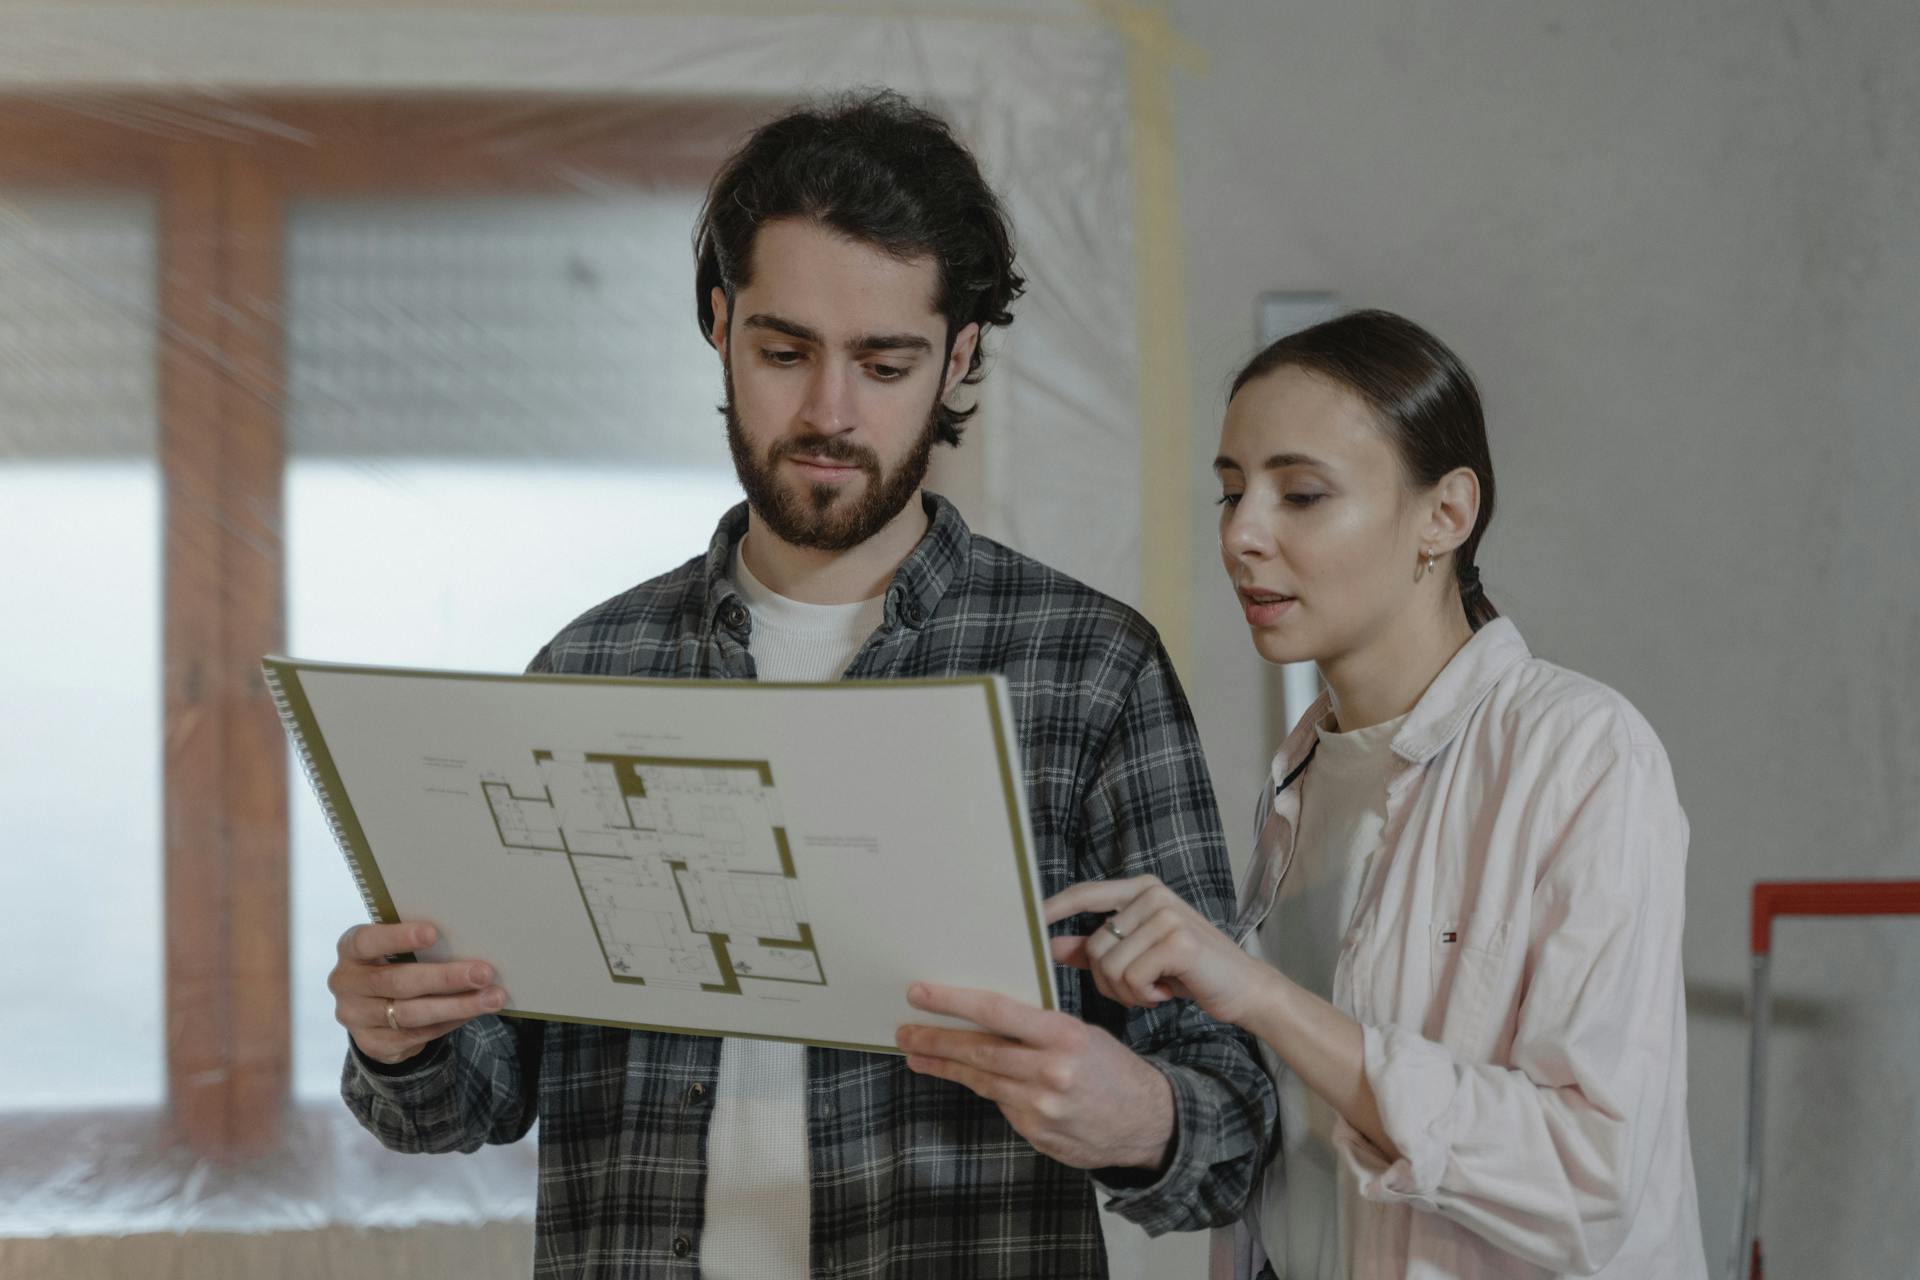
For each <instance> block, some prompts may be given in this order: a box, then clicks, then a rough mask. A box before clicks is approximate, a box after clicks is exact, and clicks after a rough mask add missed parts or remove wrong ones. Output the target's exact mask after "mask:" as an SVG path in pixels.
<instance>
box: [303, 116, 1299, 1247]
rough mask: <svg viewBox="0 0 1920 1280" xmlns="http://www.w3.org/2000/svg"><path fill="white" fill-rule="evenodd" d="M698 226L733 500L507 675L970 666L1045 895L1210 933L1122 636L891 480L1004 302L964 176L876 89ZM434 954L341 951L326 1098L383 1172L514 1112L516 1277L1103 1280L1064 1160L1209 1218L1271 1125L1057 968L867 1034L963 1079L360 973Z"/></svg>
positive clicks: (1198, 859) (1206, 1047) (935, 426)
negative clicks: (1096, 898)
mask: <svg viewBox="0 0 1920 1280" xmlns="http://www.w3.org/2000/svg"><path fill="white" fill-rule="evenodd" d="M696 241H697V243H696V251H697V257H698V263H699V266H698V274H697V280H696V301H697V308H698V313H699V317H700V321H701V326H702V329H703V330H704V331H705V332H706V333H707V335H708V336H709V339H710V341H711V342H712V343H713V346H714V348H715V350H716V351H717V352H718V353H719V355H720V360H721V367H722V369H723V371H724V376H725V385H726V401H725V404H724V406H723V411H724V413H725V416H726V424H727V438H728V441H729V443H730V445H731V448H732V453H733V458H734V464H735V467H736V468H737V470H738V472H739V476H740V481H741V484H742V486H743V488H744V489H745V490H746V494H747V502H746V504H745V505H744V506H742V507H739V508H736V509H735V510H734V511H733V512H731V513H729V514H728V515H727V516H726V517H725V519H723V520H722V521H721V524H720V528H719V530H718V532H717V533H716V534H715V536H714V538H713V540H712V544H711V546H710V548H709V550H708V552H707V554H706V555H705V556H704V557H703V558H699V559H695V560H693V561H691V562H689V563H688V564H686V565H684V566H682V567H681V568H680V569H678V570H675V571H674V572H672V573H669V574H667V575H665V576H664V577H661V578H657V579H655V580H653V581H651V582H646V583H642V584H641V585H640V586H638V587H635V588H633V589H632V590H631V591H628V592H626V593H625V594H623V595H621V596H617V597H615V598H614V599H613V600H610V601H608V602H606V603H605V604H602V605H600V606H599V607H597V608H595V609H593V610H591V611H589V612H588V613H587V614H585V615H583V616H582V617H581V618H580V619H578V620H577V621H575V622H574V623H572V624H571V625H570V626H568V627H567V628H565V629H564V630H563V631H561V632H560V634H559V635H557V636H556V637H554V639H553V640H552V642H550V643H549V644H548V645H547V646H546V647H545V648H544V649H542V650H541V652H540V653H539V655H537V656H536V657H535V659H534V661H533V664H532V669H533V670H536V671H560V672H579V673H594V674H601V675H635V676H656V677H657V676H684V677H725V678H735V679H739V678H755V677H765V678H769V679H781V680H828V679H834V678H837V677H840V676H843V675H844V676H850V677H860V678H892V677H900V678H906V677H926V676H942V675H953V674H960V673H969V672H982V671H996V672H1002V673H1004V674H1005V676H1006V678H1007V680H1008V682H1009V685H1010V687H1011V692H1012V698H1013V705H1014V710H1015V716H1016V718H1017V720H1018V722H1019V731H1020V748H1021V752H1022V758H1023V761H1024V765H1025V770H1026V784H1027V788H1028V795H1029V807H1030V811H1031V815H1032V821H1033V828H1034V830H1033V834H1034V840H1035V845H1036V849H1037V853H1038V861H1039V868H1040V874H1041V876H1042V878H1043V880H1044V881H1045V888H1046V890H1047V891H1048V892H1050V893H1051V892H1057V891H1058V890H1060V889H1061V888H1064V887H1065V886H1066V885H1068V884H1069V883H1072V882H1074V881H1077V880H1084V879H1089V878H1100V877H1110V876H1122V875H1135V874H1146V873H1150V874H1154V875H1158V876H1159V877H1160V878H1161V879H1162V880H1164V881H1165V882H1166V883H1167V884H1169V885H1170V886H1172V887H1173V888H1174V889H1175V890H1176V891H1177V892H1180V893H1182V894H1183V895H1185V896H1186V897H1187V898H1189V899H1190V900H1192V901H1193V902H1195V903H1196V904H1198V905H1199V906H1200V908H1201V909H1202V910H1203V911H1205V912H1206V913H1207V914H1208V915H1210V916H1212V917H1214V918H1216V919H1219V918H1223V917H1224V916H1225V915H1226V914H1227V912H1228V910H1229V908H1230V887H1229V884H1228V872H1227V863H1226V859H1225V856H1224V852H1223V849H1222V845H1221V839H1220V834H1219V826H1218V820H1217V817H1216V815H1215V813H1214V810H1213V804H1212V800H1211V790H1210V787H1209V784H1208V780H1207V774H1206V768H1205V765H1204V762H1203V760H1202V758H1201V753H1200V746H1199V742H1198V741H1197V738H1196V735H1195V732H1194V727H1193V723H1192V718H1191V716H1190V714H1189V712H1188V709H1187V705H1186V702H1185V699H1184V697H1183V696H1182V694H1181V692H1180V690H1179V687H1178V685H1177V683H1176V682H1175V679H1174V675H1173V672H1172V670H1171V668H1170V667H1169V665H1168V662H1167V659H1166V655H1165V653H1164V651H1163V650H1162V649H1161V648H1160V645H1159V642H1158V640H1157V638H1156V637H1155V635H1154V633H1153V631H1152V629H1151V628H1150V627H1149V626H1148V625H1147V624H1146V622H1145V621H1144V620H1142V619H1141V618H1140V617H1139V616H1138V615H1136V614H1135V613H1133V612H1132V611H1131V610H1128V609H1127V608H1125V607H1124V606H1122V605H1120V604H1118V603H1116V602H1114V601H1111V600H1108V599H1106V598H1105V597H1103V596H1100V595H1099V594H1097V593H1095V592H1094V591H1092V590H1090V589H1089V588H1087V587H1085V586H1082V585H1081V584H1079V583H1076V582H1074V581H1072V580H1071V579H1068V578H1066V577H1064V576H1063V575H1061V574H1058V573H1056V572H1054V571H1052V570H1050V569H1047V568H1046V567H1044V566H1042V565H1040V564H1037V563H1035V562H1034V561H1031V560H1028V559H1026V558H1024V557H1021V556H1019V555H1016V554H1015V553H1013V552H1011V551H1009V550H1007V549H1006V548H1004V547H1001V546H999V545H997V544H994V543H992V542H989V541H988V540H986V539H984V538H978V537H974V536H973V535H972V534H970V533H969V532H968V530H967V528H966V525H965V524H964V522H963V521H962V520H961V519H960V517H959V515H958V514H957V513H956V512H955V511H954V509H953V507H952V506H951V505H949V504H948V503H946V502H945V501H944V500H942V499H940V498H938V497H936V496H934V495H932V494H929V493H925V492H923V490H922V488H921V483H922V480H923V479H924V477H925V474H926V470H927V464H928V458H929V456H930V453H931V450H932V448H933V446H934V444H936V443H946V444H950V445H951V444H957V443H958V442H959V439H960V433H961V430H962V428H963V426H964V424H965V421H966V418H967V417H968V414H969V413H970V412H971V411H962V410H958V409H955V408H953V407H952V406H950V405H949V404H948V403H947V397H948V396H949V395H950V394H951V393H952V392H953V391H954V390H955V389H956V388H957V387H958V386H959V385H960V384H961V383H963V382H971V381H975V380H977V379H978V378H979V377H980V376H981V348H980V339H981V334H982V331H983V330H984V329H986V328H989V327H991V326H994V325H1004V324H1007V323H1010V322H1011V319H1012V317H1011V315H1010V314H1009V313H1008V311H1007V308H1008V306H1009V304H1010V303H1011V302H1012V301H1013V299H1014V298H1015V297H1016V296H1017V295H1018V293H1019V292H1020V289H1021V287H1022V284H1023V282H1022V280H1021V279H1020V277H1019V276H1018V275H1016V274H1015V272H1014V269H1013V251H1012V247H1011V241H1010V237H1009V235H1008V230H1007V227H1006V224H1005V220H1004V218H1003V216H1002V214H1001V212H1000V209H999V205H998V202H997V201H996V199H995V198H994V196H993V194H992V192H991V191H990V190H989V189H988V188H987V186H986V184H985V183H984V181H983V180H982V178H981V176H980V173H979V171H978V168H977V167H976V165H975V163H974V160H973V158H972V156H971V155H969V154H968V153H967V151H966V150H965V148H963V147H962V146H961V145H960V144H959V143H958V142H956V141H955V140H954V139H953V137H952V136H951V134H950V133H949V132H948V130H947V127H946V126H945V125H944V124H943V123H942V122H941V121H939V120H938V119H937V118H935V117H933V116H931V115H928V114H926V113H925V112H922V111H919V110H917V109H915V108H913V107H912V106H910V105H908V104H907V103H906V102H905V101H904V100H902V99H900V98H898V97H896V96H894V95H891V94H879V95H872V96H868V97H864V98H860V99H855V100H849V101H846V102H842V103H838V104H835V105H833V106H831V107H829V108H826V109H822V110H805V111H800V112H797V113H795V114H792V115H789V116H787V117H785V118H782V119H780V120H777V121H774V122H773V123H771V124H768V125H766V126H765V127H763V128H762V129H760V130H759V131H758V132H757V133H755V134H754V135H753V136H752V137H751V138H750V139H749V140H748V141H747V142H746V143H745V144H744V145H743V146H742V148H741V149H740V150H739V151H738V152H737V153H735V155H734V156H733V157H732V158H731V159H730V160H729V161H728V163H727V165H726V166H725V168H724V169H723V170H722V171H721V173H720V174H719V176H718V177H717V178H716V179H715V181H714V185H713V187H712V188H711V190H710V191H709V193H708V199H707V204H706V208H705V210H704V212H703V214H702V217H701V223H700V227H699V230H698V234H697V237H696ZM903 728H905V729H906V731H910V726H907V727H903ZM928 905H929V910H930V911H931V910H934V909H936V904H931V903H930V904H928ZM432 936H433V933H432V929H431V927H430V926H427V925H416V924H399V925H391V926H373V925H367V926H361V927H359V928H357V929H354V930H350V931H349V932H348V933H347V934H346V935H345V936H344V937H343V938H342V939H341V948H340V949H341V959H340V963H339V965H338V966H337V967H336V969H335V970H334V973H333V975H332V981H331V986H332V989H333V991H334V992H335V995H336V1000H337V1013H338V1016H339V1019H340V1021H341V1022H342V1023H343V1024H345V1025H346V1027H347V1028H348V1030H349V1031H350V1032H351V1034H352V1038H353V1042H354V1048H353V1050H352V1052H351V1053H350V1055H349V1057H348V1061H347V1065H346V1071H345V1076H344V1080H343V1092H344V1094H345V1096H346V1099H347V1102H348V1105H349V1106H350V1107H352V1108H353V1110H354V1111H355V1113H356V1114H357V1115H358V1116H359V1117H360V1119H361V1120H362V1122H363V1123H365V1124H366V1125H367V1127H368V1128H370V1129H371V1130H372V1131H373V1132H374V1133H375V1134H376V1135H378V1136H379V1138H380V1139H381V1141H383V1142H385V1143H386V1144H387V1145H389V1146H392V1147H395V1148H398V1149H402V1150H410V1151H451V1150H463V1151H471V1150H474V1149H476V1148H477V1147H479V1146H480V1145H481V1144H482V1143H484V1142H512V1141H514V1140H516V1139H518V1138H519V1137H521V1136H522V1135H523V1134H525V1133H526V1131H527V1129H528V1128H529V1126H530V1125H532V1123H533V1121H534V1119H535V1117H536V1115H537V1117H538V1119H539V1120H540V1164H541V1174H540V1195H539V1217H538V1222H537V1227H536V1255H535V1271H536V1274H540V1275H561V1274H565V1275H569V1276H572V1275H595V1276H599V1275H638V1274H647V1275H652V1274H686V1275H694V1274H701V1275H705V1276H708V1277H751V1278H752V1280H761V1278H762V1277H788V1276H792V1277H800V1276H807V1275H813V1276H836V1277H837V1276H914V1277H923V1276H997V1277H1028V1276H1031V1277H1039V1276H1103V1275H1105V1274H1106V1257H1105V1252H1104V1248H1103V1245H1102V1241H1101V1233H1100V1224H1099V1221H1098V1217H1097V1215H1096V1212H1095V1204H1094V1185H1093V1182H1091V1181H1090V1180H1089V1178H1088V1175H1087V1173H1086V1172H1083V1171H1091V1172H1092V1175H1093V1179H1094V1180H1095V1181H1097V1182H1098V1183H1099V1184H1100V1185H1101V1186H1103V1187H1104V1188H1105V1189H1106V1191H1107V1192H1108V1193H1109V1194H1110V1195H1111V1196H1112V1197H1113V1200H1112V1203H1113V1205H1114V1207H1115V1208H1116V1209H1117V1210H1118V1211H1119V1212H1120V1213H1122V1214H1124V1215H1126V1216H1127V1217H1128V1218H1130V1219H1132V1220H1133V1221H1135V1222H1138V1223H1140V1224H1141V1225H1143V1226H1144V1227H1145V1228H1146V1229H1147V1230H1149V1231H1154V1232H1159V1231H1168V1230H1174V1229H1181V1228H1189V1229H1190V1228H1196V1227H1200V1226H1203V1225H1207V1224H1211V1223H1218V1222H1222V1221H1226V1220H1230V1219H1232V1218H1233V1217H1234V1216H1235V1215H1236V1214H1237V1213H1238V1211H1239V1209H1240V1207H1241V1205H1242V1203H1243V1202H1244V1200H1245V1198H1246V1196H1247V1194H1248V1191H1249V1189H1250V1187H1251V1185H1252V1183H1253V1180H1254V1178H1255V1176H1256V1174H1257V1172H1258V1169H1259V1166H1260V1164H1261V1157H1262V1154H1263V1151H1264V1148H1265V1145H1266V1140H1267V1137H1268V1133H1269V1131H1270V1129H1271V1127H1272V1124H1273V1113H1274V1102H1273V1095H1272V1090H1271V1086H1270V1084H1269V1083H1268V1081H1267V1079H1266V1077H1265V1075H1264V1074H1263V1073H1262V1071H1261V1068H1260V1066H1259V1064H1258V1060H1257V1058H1256V1057H1255V1055H1254V1053H1253V1052H1252V1050H1251V1048H1250V1046H1249V1044H1248V1042H1247V1041H1245V1040H1244V1039H1243V1038H1242V1037H1240V1036H1239V1035H1238V1034H1237V1033H1235V1032H1233V1031H1231V1030H1230V1029H1227V1028H1223V1027H1222V1026H1220V1025H1219V1024H1216V1023H1213V1022H1211V1021H1210V1020H1208V1019H1207V1018H1205V1017H1204V1015H1201V1014H1199V1013H1198V1012H1197V1011H1196V1010H1195V1009H1194V1008H1193V1007H1192V1006H1190V1005H1184V1004H1182V1005H1181V1006H1180V1007H1178V1008H1173V1007H1169V1008H1163V1009H1159V1010H1152V1011H1134V1012H1128V1011H1125V1010H1123V1009H1121V1008H1119V1007H1118V1006H1117V1005H1115V1004H1113V1003H1112V1002H1110V1001H1108V1000H1106V999H1105V998H1104V997H1101V996H1100V995H1099V994H1098V993H1097V992H1096V991H1095V990H1094V988H1093V987H1092V986H1091V985H1090V984H1089V983H1087V982H1086V981H1085V980H1084V976H1083V975H1081V974H1079V973H1078V972H1077V971H1068V970H1062V973H1063V975H1064V976H1063V979H1062V983H1063V986H1062V992H1061V995H1062V1003H1063V1006H1064V1011H1063V1012H1057V1013H1051V1012H1045V1011H1042V1010H1038V1009H1033V1008H1030V1007H1027V1006H1023V1005H1020V1004H1019V1003H1017V1002H1015V1001H1011V1000H1006V999H1001V998H996V997H991V996H985V995H982V994H980V993H976V992H966V991H956V990H951V989H947V988H940V987H932V986H916V987H915V989H914V992H913V993H912V997H911V998H912V999H913V1000H914V1002H915V1004H916V1005H917V1006H918V1007H921V1008H925V1009H928V1010H930V1011H934V1012H950V1013H955V1014H958V1015H960V1016H962V1017H965V1018H967V1019H969V1020H971V1021H973V1022H975V1023H976V1024H978V1025H979V1026H981V1027H982V1028H983V1030H982V1031H980V1032H971V1033H955V1034H954V1035H952V1036H940V1037H927V1036H926V1035H925V1033H920V1032H903V1036H902V1039H903V1042H912V1045H911V1047H912V1048H913V1049H914V1052H915V1054H916V1058H915V1061H916V1064H917V1065H920V1066H922V1067H925V1066H926V1065H927V1060H928V1058H929V1056H931V1057H933V1058H939V1057H941V1056H943V1055H960V1056H964V1057H965V1058H967V1059H968V1060H969V1062H968V1065H969V1067H970V1068H972V1069H974V1070H975V1071H977V1072H978V1073H979V1074H977V1075H970V1076H967V1077H965V1078H966V1079H967V1081H968V1083H969V1084H970V1085H972V1086H974V1087H977V1088H978V1089H979V1090H980V1091H981V1092H980V1093H979V1094H976V1093H974V1092H970V1091H969V1090H968V1089H965V1088H962V1087H960V1086H959V1085H956V1084H954V1083H950V1082H948V1081H946V1080H942V1079H939V1078H937V1077H936V1076H935V1075H933V1074H931V1073H920V1072H915V1071H912V1070H909V1069H908V1067H907V1065H906V1063H905V1062H904V1061H903V1060H902V1059H898V1058H892V1057H886V1056H882V1055H876V1054H865V1053H854V1052H847V1051H839V1050H828V1049H813V1048H805V1047H803V1046H798V1045H784V1044H772V1043H767V1042H761V1041H754V1040H747V1039H726V1040H720V1039H713V1038H706V1037H698V1036H682V1035H668V1034H663V1033H654V1032H636V1031H626V1030H622V1029H616V1028H608V1027H600V1026H588V1025H577V1024H571V1023H552V1022H538V1021H533V1020H522V1019H517V1018H511V1017H501V1016H497V1013H496V1011H497V1010H499V1009H500V1008H502V1007H503V1004H504V1001H505V993H504V992H502V991H501V990H500V989H499V988H497V987H495V986H493V985H491V980H492V974H491V972H490V970H489V969H488V967H487V966H486V965H485V964H484V963H483V962H480V961H462V962H456V963H452V964H411V965H388V964H385V963H383V962H382V958H383V957H384V956H386V955H387V954H390V953H396V952H401V951H405V950H409V949H415V948H418V947H421V946H425V945H429V943H430V941H431V939H432ZM928 976H929V978H937V977H938V976H939V975H937V974H930V975H928ZM1075 1015H1078V1016H1075ZM1083 1018H1084V1021H1082V1019H1083ZM916 1037H919V1038H918V1039H916ZM983 1094H984V1095H991V1096H992V1097H993V1098H994V1101H988V1100H987V1099H986V1097H984V1096H982V1095H983Z"/></svg>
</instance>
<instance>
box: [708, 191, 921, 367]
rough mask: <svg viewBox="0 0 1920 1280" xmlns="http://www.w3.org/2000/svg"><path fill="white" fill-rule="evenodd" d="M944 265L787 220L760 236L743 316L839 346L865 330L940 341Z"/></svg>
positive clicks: (742, 295) (741, 303) (741, 301)
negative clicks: (792, 327)
mask: <svg viewBox="0 0 1920 1280" xmlns="http://www.w3.org/2000/svg"><path fill="white" fill-rule="evenodd" d="M939 287H940V272H939V266H938V264H937V263H936V262H935V261H934V259H933V257H932V256H931V255H920V256H916V257H912V258H904V259H903V258H899V257H896V256H895V255H893V254H890V253H888V252H887V251H886V250H884V249H881V248H879V247H878V246H876V245H873V244H869V243H867V242H865V241H862V240H858V239H855V238H853V237H852V236H848V235H844V234H841V233H839V232H836V231H833V230H831V229H829V228H826V227H822V226H821V225H820V224H818V223H815V222H802V221H798V220H794V219H783V220H781V221H778V222H771V223H768V224H767V225H766V226H765V227H762V228H761V229H760V234H759V235H758V236H756V237H755V238H754V245H753V261H752V263H751V264H750V269H749V271H748V273H747V284H746V285H745V286H743V287H742V288H741V289H740V291H739V298H738V303H737V305H738V307H739V310H740V313H741V314H742V315H743V316H744V315H750V314H768V315H773V316H777V317H779V318H780V319H782V320H785V321H788V322H790V323H794V324H798V325H801V326H804V327H806V328H808V329H811V330H813V331H815V332H816V333H818V334H820V335H821V336H823V337H825V338H827V339H830V340H833V341H841V340H845V339H848V338H851V337H853V336H856V335H857V334H861V333H880V332H885V333H894V332H908V331H910V332H915V333H919V334H922V335H923V336H938V335H939V334H940V333H942V332H943V331H944V330H945V327H946V319H945V317H944V316H942V315H941V314H940V312H939V309H938V307H937V306H936V301H937V297H938V292H939Z"/></svg>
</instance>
